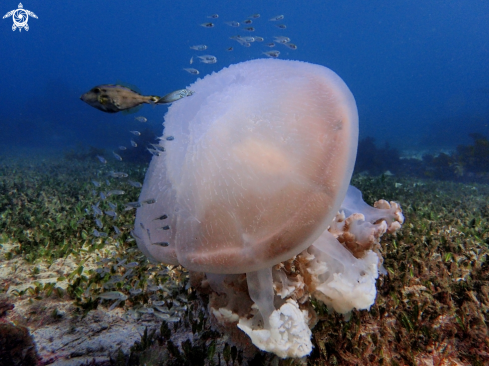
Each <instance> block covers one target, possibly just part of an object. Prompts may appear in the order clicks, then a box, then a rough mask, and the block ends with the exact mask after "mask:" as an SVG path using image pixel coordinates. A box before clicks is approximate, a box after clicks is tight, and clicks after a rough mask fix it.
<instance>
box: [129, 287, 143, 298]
mask: <svg viewBox="0 0 489 366" xmlns="http://www.w3.org/2000/svg"><path fill="white" fill-rule="evenodd" d="M141 292H143V290H142V289H140V288H138V289H135V288H134V289H131V290H129V293H130V294H131V295H132V296H137V295H139V294H140V293H141Z"/></svg>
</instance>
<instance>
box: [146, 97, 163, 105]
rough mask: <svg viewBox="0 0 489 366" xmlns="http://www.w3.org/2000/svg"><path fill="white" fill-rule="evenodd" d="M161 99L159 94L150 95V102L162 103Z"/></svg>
mask: <svg viewBox="0 0 489 366" xmlns="http://www.w3.org/2000/svg"><path fill="white" fill-rule="evenodd" d="M160 99H161V97H159V96H157V95H151V96H150V97H149V104H160V103H161V102H160Z"/></svg>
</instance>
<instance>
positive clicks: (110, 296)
mask: <svg viewBox="0 0 489 366" xmlns="http://www.w3.org/2000/svg"><path fill="white" fill-rule="evenodd" d="M98 297H99V298H101V299H104V300H121V301H124V300H127V296H126V295H124V294H123V293H122V292H119V291H110V292H102V293H101V294H100V295H98Z"/></svg>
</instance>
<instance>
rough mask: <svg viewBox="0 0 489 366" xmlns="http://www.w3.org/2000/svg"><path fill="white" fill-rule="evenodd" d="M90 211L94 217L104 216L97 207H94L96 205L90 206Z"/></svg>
mask: <svg viewBox="0 0 489 366" xmlns="http://www.w3.org/2000/svg"><path fill="white" fill-rule="evenodd" d="M92 209H93V214H94V215H97V216H101V215H103V214H104V213H103V212H102V210H101V209H100V208H98V206H96V205H92Z"/></svg>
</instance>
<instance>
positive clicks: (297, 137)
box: [134, 59, 402, 357]
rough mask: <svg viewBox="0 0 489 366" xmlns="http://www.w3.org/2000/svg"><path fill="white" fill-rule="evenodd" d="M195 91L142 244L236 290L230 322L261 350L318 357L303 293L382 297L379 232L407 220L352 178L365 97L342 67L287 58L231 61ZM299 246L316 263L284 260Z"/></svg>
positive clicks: (146, 196)
mask: <svg viewBox="0 0 489 366" xmlns="http://www.w3.org/2000/svg"><path fill="white" fill-rule="evenodd" d="M189 89H190V90H192V91H193V92H194V94H193V95H192V96H191V97H189V98H185V99H184V100H181V101H179V102H178V103H175V104H174V105H172V106H171V107H170V108H169V110H168V112H167V114H166V116H165V121H164V135H163V136H162V138H161V139H160V140H161V141H160V145H161V147H162V148H163V149H162V150H164V152H163V153H162V154H160V155H159V156H154V157H153V158H152V161H151V163H150V166H149V169H148V171H147V173H146V178H145V181H144V184H143V188H142V191H141V196H140V200H139V202H141V203H142V205H141V207H139V208H138V209H137V214H136V223H135V229H134V235H135V237H136V240H137V243H138V246H139V248H140V249H141V251H142V252H143V253H144V254H145V255H147V256H148V257H149V258H151V259H153V260H156V261H160V262H163V263H167V264H174V265H177V264H180V265H182V266H184V267H185V268H187V269H188V270H189V271H191V272H194V273H205V274H206V281H207V283H208V284H209V285H210V286H211V287H212V289H213V290H214V291H215V293H216V294H219V296H221V295H222V296H226V299H225V300H224V302H223V301H221V300H222V296H221V297H220V298H221V300H219V301H217V300H216V301H214V305H213V304H210V308H211V310H212V311H213V314H214V316H215V317H216V319H218V322H220V323H221V324H229V323H234V324H235V325H236V324H237V325H238V327H239V328H240V329H241V330H243V331H244V332H245V333H246V334H247V335H248V336H250V338H251V340H252V342H253V344H255V345H256V346H257V347H258V348H260V349H262V350H266V351H269V352H273V353H275V354H277V355H278V356H280V357H302V356H304V355H307V354H308V353H309V352H310V351H311V349H312V345H311V341H310V336H311V332H310V327H311V326H312V325H313V323H314V321H313V319H312V318H313V316H312V315H311V314H312V312H313V310H312V309H311V308H308V309H307V308H305V305H304V304H305V302H306V300H305V299H306V298H307V297H308V296H309V295H311V296H315V297H317V298H318V299H320V300H321V301H323V302H325V303H326V304H327V305H328V306H330V307H332V308H333V309H335V310H336V311H339V312H342V313H345V314H347V313H348V312H349V311H351V310H352V309H353V308H368V307H370V305H371V304H372V303H373V299H375V278H377V277H376V276H377V275H378V268H380V266H381V261H380V259H379V255H378V250H377V252H376V251H375V250H376V249H378V248H377V246H378V241H379V238H380V236H381V235H382V234H383V233H384V232H385V231H387V230H388V225H390V226H392V225H394V224H393V222H394V221H395V222H399V221H400V220H401V218H402V214H401V213H400V207H398V206H395V205H391V204H389V203H387V202H385V201H384V202H382V203H381V208H377V209H375V208H372V207H370V206H368V205H367V204H365V203H363V204H362V203H360V201H361V202H363V201H362V200H361V193H360V197H358V193H359V191H358V190H355V189H354V188H353V187H350V188H349V182H350V179H351V176H352V172H353V167H354V163H355V157H356V150H357V143H358V113H357V108H356V104H355V100H354V97H353V95H352V93H351V92H350V90H349V89H348V87H347V86H346V84H345V83H344V82H343V80H342V79H341V78H340V77H339V76H338V75H337V74H335V73H334V72H333V71H332V70H330V69H328V68H326V67H324V66H320V65H314V64H310V63H306V62H299V61H285V60H279V59H259V60H253V61H247V62H243V63H239V64H236V65H231V66H229V67H227V68H225V69H223V70H221V71H219V72H217V73H213V74H212V75H208V76H206V77H205V78H203V79H199V80H198V81H196V82H195V83H194V84H193V85H191V86H190V87H189ZM167 136H171V137H172V138H171V139H167V138H166V137H167ZM357 191H358V192H357ZM347 193H348V195H347ZM344 202H345V205H344V210H343V211H340V209H341V207H342V203H344ZM365 205H366V206H368V210H377V211H378V212H380V213H376V214H373V213H372V211H368V210H367V209H366V208H365ZM351 210H353V211H354V212H350V211H351ZM362 210H364V211H365V214H362V212H361V211H362ZM382 210H383V211H382ZM367 211H368V212H367ZM377 211H375V212H377ZM345 212H347V214H346V215H347V216H348V217H345ZM352 215H356V216H353V218H352V220H353V221H352V223H351V225H345V220H348V219H350V217H352ZM387 216H388V217H389V218H388V219H385V220H384V219H383V218H384V217H387ZM369 219H370V221H369ZM386 220H387V221H388V220H390V221H389V222H388V223H387V221H386ZM379 225H380V226H379ZM397 228H398V226H396V225H394V226H393V229H392V230H391V231H395V230H396V229H397ZM332 229H334V230H332ZM350 229H354V230H350ZM342 235H343V236H342ZM340 237H341V238H343V237H347V238H348V239H349V241H348V243H349V244H350V247H354V248H355V249H356V251H352V250H351V248H350V247H348V246H345V245H343V244H342V243H340V242H339V241H338V238H340ZM356 238H358V240H356ZM355 245H357V246H355ZM354 254H355V255H354ZM298 258H299V259H300V260H301V261H302V262H301V263H303V264H304V266H303V267H304V268H305V269H306V270H307V271H308V272H309V274H310V275H306V274H305V273H304V275H303V276H300V275H299V276H297V275H295V274H294V275H291V274H290V273H287V272H286V271H285V270H283V269H281V268H280V263H283V262H286V261H290V260H298ZM242 274H246V276H245V277H243V275H242ZM243 278H245V282H246V284H245V285H243V283H242V282H243ZM342 286H343V289H342ZM236 288H240V289H244V290H242V291H241V292H240V291H237V290H236ZM299 293H300V294H299ZM351 294H354V296H351ZM362 294H364V295H362ZM216 296H217V295H216ZM372 296H373V299H372ZM362 298H363V300H364V301H363V302H362V301H361V300H362ZM215 299H217V297H216V298H215ZM359 299H360V300H359ZM357 300H358V301H357ZM211 302H212V299H211Z"/></svg>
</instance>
